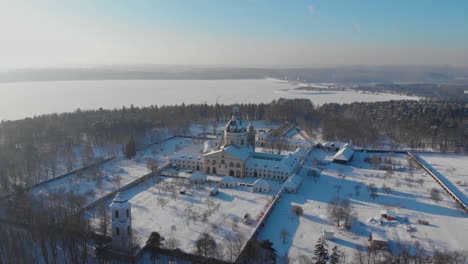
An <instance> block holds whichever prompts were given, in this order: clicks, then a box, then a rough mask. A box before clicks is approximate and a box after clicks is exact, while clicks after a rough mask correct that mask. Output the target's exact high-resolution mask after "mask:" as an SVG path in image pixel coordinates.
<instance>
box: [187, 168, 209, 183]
mask: <svg viewBox="0 0 468 264" xmlns="http://www.w3.org/2000/svg"><path fill="white" fill-rule="evenodd" d="M188 179H189V181H190V182H191V183H195V184H203V183H205V182H206V174H204V173H202V172H199V171H195V172H193V173H192V174H191V175H190V176H189V178H188Z"/></svg>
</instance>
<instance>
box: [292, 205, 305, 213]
mask: <svg viewBox="0 0 468 264" xmlns="http://www.w3.org/2000/svg"><path fill="white" fill-rule="evenodd" d="M292 212H293V213H294V214H295V215H297V216H301V215H303V214H304V209H302V207H301V206H299V205H294V206H293V207H292Z"/></svg>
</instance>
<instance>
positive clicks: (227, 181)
mask: <svg viewBox="0 0 468 264" xmlns="http://www.w3.org/2000/svg"><path fill="white" fill-rule="evenodd" d="M220 185H221V187H225V188H233V187H236V186H237V180H236V178H234V177H232V176H224V177H223V178H222V179H221V182H220Z"/></svg>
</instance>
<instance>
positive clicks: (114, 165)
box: [31, 138, 193, 204]
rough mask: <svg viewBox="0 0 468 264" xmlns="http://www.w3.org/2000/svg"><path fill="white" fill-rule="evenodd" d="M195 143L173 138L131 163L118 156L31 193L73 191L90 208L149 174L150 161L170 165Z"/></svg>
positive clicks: (142, 153)
mask: <svg viewBox="0 0 468 264" xmlns="http://www.w3.org/2000/svg"><path fill="white" fill-rule="evenodd" d="M192 143H193V141H192V139H187V138H173V139H170V140H168V141H164V142H162V143H159V144H155V145H152V146H150V147H148V148H145V149H142V150H140V151H137V155H136V157H134V158H133V159H131V160H128V159H126V158H125V157H123V156H118V157H116V158H114V159H113V160H111V161H109V162H106V163H104V164H102V165H100V166H97V167H96V168H90V169H87V170H84V171H83V172H82V173H74V174H71V175H69V176H67V177H64V178H61V179H57V180H54V181H51V182H49V183H47V184H45V185H41V186H37V187H35V188H33V189H31V193H32V194H33V195H44V196H47V195H48V193H54V192H61V193H65V192H68V191H73V193H74V194H84V195H86V204H88V203H91V202H93V201H95V200H96V199H98V198H99V197H102V196H103V195H105V194H107V193H109V192H112V191H114V190H116V189H118V188H120V187H122V186H124V185H126V184H128V183H130V182H132V181H134V180H136V179H138V178H140V177H141V176H143V175H145V174H147V173H149V172H150V171H149V169H148V168H147V160H148V159H155V160H157V161H158V163H159V166H160V167H162V166H164V165H165V164H167V163H168V157H169V156H170V155H171V154H172V153H174V152H175V151H177V150H179V149H182V148H185V147H187V146H192Z"/></svg>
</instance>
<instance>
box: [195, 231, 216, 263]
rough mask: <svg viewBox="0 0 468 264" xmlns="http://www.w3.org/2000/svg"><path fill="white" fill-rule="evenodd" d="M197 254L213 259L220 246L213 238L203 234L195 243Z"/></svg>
mask: <svg viewBox="0 0 468 264" xmlns="http://www.w3.org/2000/svg"><path fill="white" fill-rule="evenodd" d="M195 248H196V249H195V253H197V254H198V255H201V256H203V257H213V256H214V255H215V254H216V250H217V248H218V244H217V243H216V240H215V239H214V237H213V236H211V235H210V234H208V233H202V234H201V235H200V236H199V237H198V239H197V241H195Z"/></svg>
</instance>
